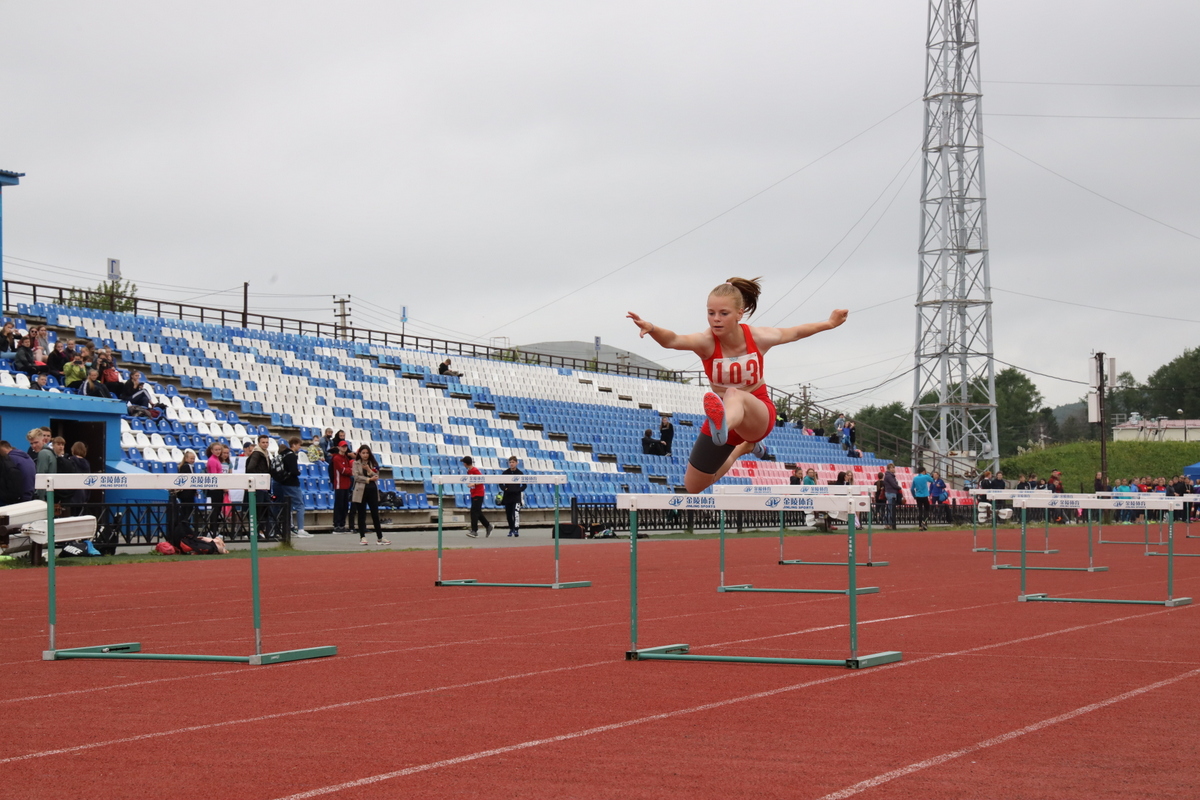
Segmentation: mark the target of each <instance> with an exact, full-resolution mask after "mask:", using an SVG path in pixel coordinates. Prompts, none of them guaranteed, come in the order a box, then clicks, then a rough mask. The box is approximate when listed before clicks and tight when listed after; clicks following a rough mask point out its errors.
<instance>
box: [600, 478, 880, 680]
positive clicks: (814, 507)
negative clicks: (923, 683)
mask: <svg viewBox="0 0 1200 800" xmlns="http://www.w3.org/2000/svg"><path fill="white" fill-rule="evenodd" d="M869 504H870V503H869V501H868V500H867V499H866V498H864V497H853V496H830V495H823V496H822V495H817V496H811V497H795V496H784V497H780V496H774V495H768V496H763V495H754V494H741V495H737V494H733V495H730V494H710V495H704V494H687V495H681V494H619V495H617V508H618V509H627V510H628V511H629V542H630V544H629V640H630V648H629V650H628V651H627V652H626V653H625V659H626V660H627V661H715V662H734V663H742V664H790V665H801V666H833V667H846V668H848V669H865V668H867V667H876V666H880V665H882V664H890V663H892V662H895V661H900V660H901V658H902V654H901V653H900V652H899V651H895V650H889V651H885V652H880V653H872V654H870V655H861V656H860V655H859V654H858V594H859V593H858V591H857V588H858V583H857V576H856V572H855V567H856V565H855V562H854V558H855V554H854V539H855V536H854V516H853V513H854V512H855V511H866V510H867V506H868V505H869ZM651 509H675V510H679V511H721V512H724V511H793V510H795V511H824V512H827V513H828V512H831V511H833V512H837V511H844V512H847V514H848V516H847V526H846V527H847V543H848V548H849V555H848V557H847V561H846V568H847V572H848V575H849V587H848V589H847V590H846V591H845V592H839V593H842V594H846V595H847V596H848V597H849V598H850V625H849V628H850V655H849V657H848V658H838V659H832V658H774V657H764V656H736V655H735V656H710V655H695V654H692V653H691V652H689V651H690V650H691V645H688V644H670V645H663V646H660V647H647V648H639V647H638V537H637V515H638V511H639V510H643V511H645V510H651Z"/></svg>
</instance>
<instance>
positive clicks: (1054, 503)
mask: <svg viewBox="0 0 1200 800" xmlns="http://www.w3.org/2000/svg"><path fill="white" fill-rule="evenodd" d="M1013 504H1014V505H1015V506H1016V507H1018V508H1020V509H1021V520H1022V523H1024V521H1025V518H1026V516H1027V514H1028V510H1029V509H1030V508H1044V509H1047V510H1052V509H1067V510H1078V509H1099V510H1107V511H1121V510H1125V511H1131V510H1132V511H1136V510H1141V511H1143V512H1144V511H1147V510H1150V511H1174V510H1175V509H1179V508H1183V499H1182V498H1178V497H1148V498H1144V499H1137V500H1125V499H1120V500H1118V499H1115V498H1110V497H1097V496H1096V495H1092V494H1076V495H1070V494H1056V495H1051V496H1050V497H1048V498H1045V497H1036V498H1026V497H1021V498H1017V499H1015V500H1013ZM1088 540H1089V542H1090V540H1091V536H1090V534H1089V536H1088ZM1021 545H1022V550H1024V545H1025V526H1024V524H1022V526H1021ZM1026 569H1027V568H1026V564H1025V553H1024V552H1022V553H1021V593H1020V594H1019V595H1017V601H1018V602H1022V603H1032V602H1042V603H1115V604H1119V605H1142V606H1166V607H1168V608H1173V607H1175V606H1186V605H1188V604H1190V603H1191V602H1192V598H1190V597H1174V596H1173V595H1174V589H1175V520H1174V518H1173V516H1172V517H1171V518H1170V521H1169V522H1168V524H1167V599H1166V600H1117V599H1112V598H1096V597H1051V596H1050V595H1048V594H1046V593H1042V592H1039V593H1029V592H1028V591H1027V590H1026V583H1025V573H1026Z"/></svg>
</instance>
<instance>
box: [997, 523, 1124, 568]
mask: <svg viewBox="0 0 1200 800" xmlns="http://www.w3.org/2000/svg"><path fill="white" fill-rule="evenodd" d="M1084 510H1085V511H1087V543H1088V565H1087V566H1086V567H1029V566H1027V567H1025V569H1027V570H1031V571H1032V570H1037V571H1039V572H1108V567H1097V566H1096V559H1095V546H1094V544H1093V541H1092V511H1093V510H1094V509H1091V508H1088V509H1084ZM1025 516H1026V515H1025V514H1022V515H1021V527H1022V529H1024V527H1025ZM1101 519H1103V517H1101ZM1100 529H1101V531H1103V530H1104V526H1103V525H1101V526H1100ZM1022 538H1024V531H1023V530H1022ZM1037 553H1038V551H1037V550H1034V551H1032V552H1031V555H1036V554H1037ZM992 562H993V563H992V569H1021V567H1019V566H1013V565H1012V564H996V563H995V557H994V556H993V558H992Z"/></svg>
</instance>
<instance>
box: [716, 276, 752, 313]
mask: <svg viewBox="0 0 1200 800" xmlns="http://www.w3.org/2000/svg"><path fill="white" fill-rule="evenodd" d="M760 280H762V278H730V279H729V280H728V281H726V282H725V283H722V284H721V285H720V286H718V287H717V288H715V289H713V290H712V291H711V292H709V294H710V295H715V296H717V297H732V298H734V299H736V300H737V301H738V303H739V304H740V305H741V308H742V310H743V311H745V312H746V316H747V317H749V316H753V314H754V311H755V309H757V308H758V296H759V294H761V293H762V286H760V285H759V281H760Z"/></svg>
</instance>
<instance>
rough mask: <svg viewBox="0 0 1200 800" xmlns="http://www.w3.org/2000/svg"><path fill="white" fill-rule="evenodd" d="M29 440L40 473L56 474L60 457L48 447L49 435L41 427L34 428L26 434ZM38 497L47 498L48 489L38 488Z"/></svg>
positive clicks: (30, 449) (40, 498)
mask: <svg viewBox="0 0 1200 800" xmlns="http://www.w3.org/2000/svg"><path fill="white" fill-rule="evenodd" d="M25 438H26V439H28V440H29V451H30V453H31V454H32V457H33V462H34V464H35V465H36V469H37V474H38V475H46V474H50V475H54V474H55V473H57V472H58V459H56V458H55V457H54V450H53V449H52V448H50V447H47V446H46V445H47V437H46V435H45V432H44V431H43V430H42V429H41V428H34V429H33V430H31V431H30V432H29V433H27V434H26V435H25ZM37 499H38V500H45V499H46V490H45V489H38V491H37Z"/></svg>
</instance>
